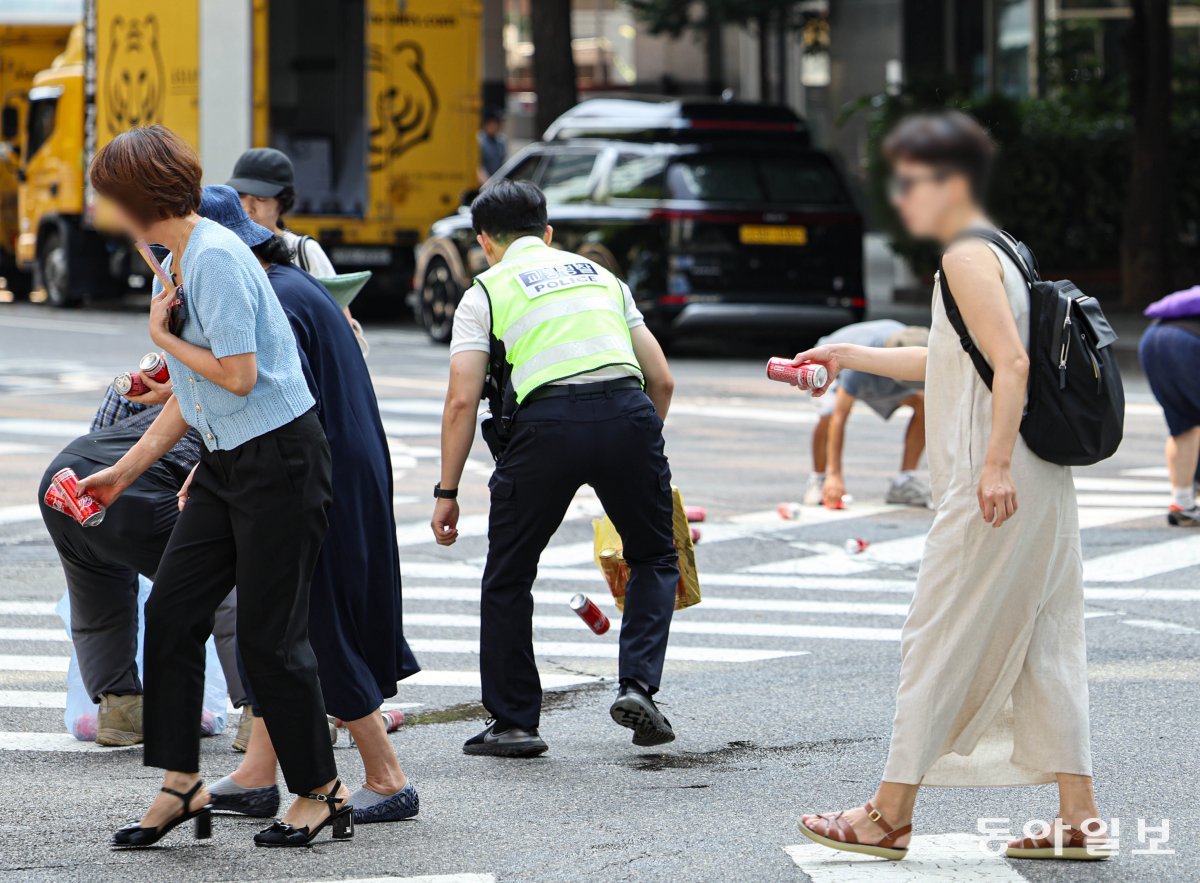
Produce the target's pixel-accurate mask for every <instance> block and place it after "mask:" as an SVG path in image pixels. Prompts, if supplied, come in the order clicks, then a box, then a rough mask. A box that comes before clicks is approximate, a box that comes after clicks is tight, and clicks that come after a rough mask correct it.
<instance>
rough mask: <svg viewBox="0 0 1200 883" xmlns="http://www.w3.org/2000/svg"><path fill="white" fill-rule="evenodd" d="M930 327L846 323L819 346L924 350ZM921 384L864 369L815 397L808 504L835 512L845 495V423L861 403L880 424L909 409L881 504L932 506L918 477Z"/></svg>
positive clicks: (848, 373)
mask: <svg viewBox="0 0 1200 883" xmlns="http://www.w3.org/2000/svg"><path fill="white" fill-rule="evenodd" d="M928 342H929V329H928V328H924V327H920V326H909V327H905V326H904V325H903V324H902V323H900V322H897V321H896V320H894V319H877V320H875V321H872V322H857V323H855V324H853V325H847V326H846V327H845V328H841V329H839V330H837V331H835V332H833V333H832V334H829V335H827V336H825V337H822V338H821V340H820V341H819V344H818V345H822V344H829V343H855V344H859V345H861V346H870V347H894V346H925V345H926V344H927V343H928ZM923 386H924V384H923V383H921V382H908V381H904V382H901V381H899V380H893V379H892V378H890V377H880V376H877V375H874V374H867V373H865V372H862V371H843V372H842V373H841V374H839V375H838V378H837V381H836V382H835V383H834V384H833V386H832V387H830V389H829V390H828V392H826V394H825V395H823V396H818V397H814V398H813V403H814V404H815V405H816V407H817V413H818V414H819V415H820V416H819V417H818V419H817V425H816V427H814V429H813V436H812V460H813V471H812V473H811V474H810V475H809V477H808V487H807V488H805V491H804V503H805V505H807V506H819V505H822V504H823V505H826V506H830V507H833V508H839V507H840V506H841V505H842V497H843V495H845V493H846V481H845V477H844V475H845V473H844V472H843V469H842V451H843V449H844V448H845V443H846V422H847V421H848V420H849V419H850V412H851V410H853V408H854V403H855V402H857V401H862V402H864V403H866V404H867V406H868V407H870V408H871V410H872V411H874V412H875V413H876V414H878V415H879V416H880V417H882V418H883V419H884V420H888V419H891V416H892V414H894V413H895V412H896V410H897V409H899V408H900V407H901V406H904V405H907V406H908V407H910V408H912V411H913V415H912V418H911V419H910V420H909V421H908V429H907V431H906V432H905V434H904V452H903V454H902V455H901V459H900V472H899V474H898V475H897V476H896V477H895V478H893V479H892V481H891V484H889V486H888V490H887V496H886V497H885V500H886V501H887V502H888V503H894V504H897V505H903V506H925V507H928V506H929V505H930V492H929V485H928V484H926V483H925V482H924V481H922V480H921V478H920V477H919V476H918V475H917V472H916V470H917V466H918V465H919V464H920V462H921V452H922V451H924V449H925V393H924V391H923V389H922V387H923Z"/></svg>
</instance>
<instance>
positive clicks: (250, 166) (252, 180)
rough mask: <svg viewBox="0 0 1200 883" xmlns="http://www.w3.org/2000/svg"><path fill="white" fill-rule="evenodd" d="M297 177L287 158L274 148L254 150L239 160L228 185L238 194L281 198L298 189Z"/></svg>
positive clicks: (256, 148) (248, 151)
mask: <svg viewBox="0 0 1200 883" xmlns="http://www.w3.org/2000/svg"><path fill="white" fill-rule="evenodd" d="M295 182H296V173H295V170H294V169H293V168H292V161H291V160H290V159H288V157H287V154H286V153H283V152H282V151H279V150H276V149H275V148H274V147H254V148H251V149H250V150H247V151H246V152H245V153H243V154H242V155H241V156H239V157H238V161H237V162H236V163H235V164H234V166H233V177H232V178H230V179H229V180H228V181H226V182H225V183H226V184H227V185H229V186H230V187H232V188H233V189H234V190H236V191H237V192H238V193H248V194H250V195H251V196H262V197H270V196H278V195H279V194H280V193H282V192H283V191H284V189H286V188H288V187H295V186H296V184H295Z"/></svg>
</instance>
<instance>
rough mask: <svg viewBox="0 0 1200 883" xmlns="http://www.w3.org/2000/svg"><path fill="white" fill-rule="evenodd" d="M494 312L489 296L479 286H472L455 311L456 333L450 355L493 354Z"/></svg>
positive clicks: (451, 344)
mask: <svg viewBox="0 0 1200 883" xmlns="http://www.w3.org/2000/svg"><path fill="white" fill-rule="evenodd" d="M491 333H492V310H491V304H489V303H488V298H487V295H486V294H484V292H483V289H482V288H481V287H480V286H478V285H472V286H471V287H470V288H468V289H467V292H466V294H464V295H463V296H462V300H461V301H459V303H458V307H457V308H456V309H455V310H454V331H453V334H452V335H451V338H450V355H451V356H456V355H458V354H459V353H469V352H480V353H488V352H491V350H492V347H491Z"/></svg>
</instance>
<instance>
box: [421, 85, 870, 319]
mask: <svg viewBox="0 0 1200 883" xmlns="http://www.w3.org/2000/svg"><path fill="white" fill-rule="evenodd" d="M495 177H497V178H501V177H503V178H511V179H515V180H527V181H533V182H534V183H536V184H537V185H538V186H540V187H541V188H542V190H543V191H545V193H546V200H547V203H548V204H549V209H550V223H551V224H552V225H553V226H554V239H555V245H557V246H560V247H562V248H565V249H568V250H570V251H573V252H577V253H578V254H581V255H584V256H586V257H588V258H590V259H592V260H594V261H597V262H598V263H600V264H602V265H604V266H605V267H607V268H608V269H610V270H612V271H613V272H614V273H616V274H617V275H618V276H620V277H621V278H622V279H625V280H626V281H627V282H628V283H629V285H630V287H631V288H632V290H633V294H634V297H635V299H636V300H637V303H638V306H639V308H640V309H641V310H642V312H643V314H644V315H645V317H646V322H647V324H648V325H649V326H650V328H651V329H652V330H653V331H654V332H655V333H656V334H657V335H659V336H660V337H662V338H664V339H666V340H669V339H670V338H671V337H673V336H676V335H679V334H682V333H685V332H691V331H709V332H712V331H717V332H719V333H721V334H722V335H728V334H730V333H736V332H738V331H743V332H754V331H782V332H789V333H795V334H797V336H807V337H812V336H815V335H817V334H820V333H822V332H826V331H829V330H831V329H834V328H838V327H841V326H842V325H845V324H848V323H851V322H857V321H860V320H861V319H862V318H863V315H864V313H865V310H866V300H865V297H864V291H863V270H862V234H863V222H862V216H861V215H860V214H859V212H858V211H857V210H856V209H855V207H854V204H853V202H852V201H851V199H850V195H849V193H848V191H847V189H846V186H845V184H844V182H843V180H842V178H841V175H840V174H839V172H838V171H837V169H836V167H835V166H834V165H833V163H832V162H831V161H830V159H829V157H828V156H826V155H825V154H824V153H822V152H820V151H817V150H814V149H812V147H811V144H810V141H809V137H808V132H807V129H806V127H805V125H804V123H803V121H802V120H801V119H800V118H799V117H797V116H796V115H795V114H794V113H793V112H792V111H791V110H789V109H787V108H785V107H780V106H773V105H754V104H739V103H718V102H713V101H709V100H688V99H682V100H681V99H631V98H615V99H614V98H596V99H590V100H587V101H584V102H582V103H580V104H579V105H578V106H577V107H575V108H574V109H572V110H571V111H569V112H567V113H566V114H564V115H563V116H562V117H560V118H559V119H558V120H557V121H556V122H555V123H554V124H553V125H552V126H551V127H550V128H549V129H548V130H547V131H546V137H545V140H544V141H542V142H539V143H536V144H532V145H530V146H529V147H527V148H525V149H524V150H522V151H520V152H519V153H517V154H516V155H515V156H513V157H512V158H511V159H510V160H509V161H508V162H507V163H506V164H505V165H504V166H503V167H502V168H501V169H500V170H499V171H498V172H497V173H496V176H495ZM485 267H486V263H485V261H484V258H483V253H482V251H481V249H480V248H479V247H478V245H477V244H476V242H475V233H474V231H473V230H472V229H471V219H470V213H469V211H468V210H467V209H466V208H465V207H464V208H461V209H459V211H458V213H457V214H456V215H453V216H451V217H448V218H444V219H442V220H440V221H438V222H437V223H435V224H434V225H433V230H432V235H431V237H430V238H429V239H428V240H427V241H426V242H424V243H423V244H422V245H421V247H420V250H419V252H418V257H417V273H416V277H415V278H416V285H417V289H416V291H415V292H414V309H415V312H416V314H417V319H418V321H419V322H420V323H421V324H422V325H423V326H424V328H425V329H426V330H427V331H428V333H429V335H430V337H432V338H433V339H434V340H437V341H442V342H445V341H447V340H449V339H450V334H451V330H452V325H453V321H454V309H455V307H456V305H457V304H458V301H459V299H460V298H461V297H462V294H463V292H464V291H465V290H466V289H467V287H469V286H470V285H471V282H472V278H473V277H474V275H475V274H477V273H479V272H481V271H482V270H483V269H485Z"/></svg>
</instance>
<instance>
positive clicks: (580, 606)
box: [570, 592, 609, 635]
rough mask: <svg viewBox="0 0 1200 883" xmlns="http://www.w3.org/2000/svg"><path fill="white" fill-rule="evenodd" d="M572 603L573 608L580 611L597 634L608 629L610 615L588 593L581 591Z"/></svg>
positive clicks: (580, 614)
mask: <svg viewBox="0 0 1200 883" xmlns="http://www.w3.org/2000/svg"><path fill="white" fill-rule="evenodd" d="M570 603H571V609H572V610H574V611H575V612H576V613H578V614H579V618H580V619H582V620H583V621H584V622H585V623H587V627H588V628H590V629H591V630H592V631H594V632H595V633H596V634H598V635H602V634H604V633H605V632H607V631H608V627H609V621H608V617H607V616H605V615H604V611H603V610H601V609H600V608H599V607H597V606H596V604H595V602H594V601H592V600H591V599H590V598H589V597H588V596H587V595H585V594H583V593H582V592H580V593H579V594H577V595H575V596H573V597H572V598H571V602H570Z"/></svg>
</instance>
